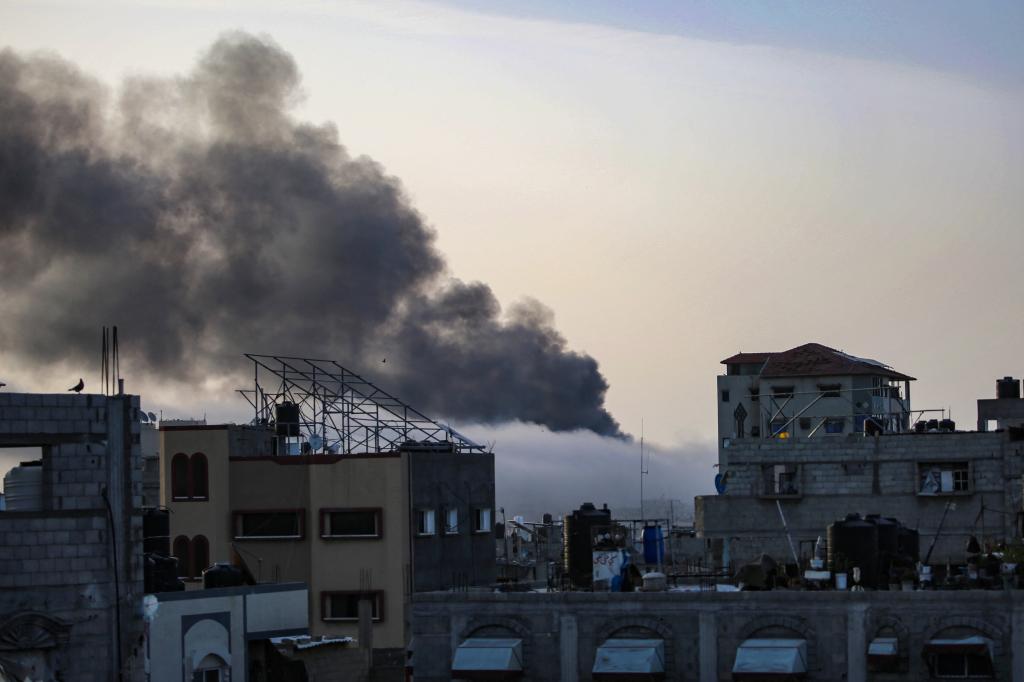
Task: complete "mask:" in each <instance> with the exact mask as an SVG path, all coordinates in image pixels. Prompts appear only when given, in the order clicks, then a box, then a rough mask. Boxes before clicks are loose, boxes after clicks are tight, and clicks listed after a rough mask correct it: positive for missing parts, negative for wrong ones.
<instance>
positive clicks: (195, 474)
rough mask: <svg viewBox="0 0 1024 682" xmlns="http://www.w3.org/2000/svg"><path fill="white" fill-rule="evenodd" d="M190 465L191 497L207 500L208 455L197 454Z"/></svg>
mask: <svg viewBox="0 0 1024 682" xmlns="http://www.w3.org/2000/svg"><path fill="white" fill-rule="evenodd" d="M190 464H191V465H192V476H191V479H190V481H191V483H192V488H191V490H190V491H189V497H191V498H193V499H199V500H205V499H206V498H207V496H208V494H209V491H210V485H209V481H208V479H207V473H206V472H207V466H206V455H204V454H203V453H201V452H197V453H195V454H194V455H192V460H191V461H190ZM204 568H205V567H204Z"/></svg>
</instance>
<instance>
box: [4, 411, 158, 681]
mask: <svg viewBox="0 0 1024 682" xmlns="http://www.w3.org/2000/svg"><path fill="white" fill-rule="evenodd" d="M0 447H22V448H26V447H28V448H39V452H40V459H39V462H38V463H34V464H30V465H27V466H19V467H16V468H15V469H13V470H12V471H11V472H9V473H8V475H7V476H6V477H5V481H6V484H5V488H6V492H7V496H6V497H7V508H6V510H5V511H3V512H0V670H2V671H3V674H2V675H0V677H4V678H5V679H18V680H22V679H33V680H37V679H39V680H52V679H64V680H76V682H77V681H82V682H108V681H109V680H115V679H124V680H141V679H142V675H143V664H142V660H143V656H142V652H141V650H140V649H139V642H140V640H141V636H142V632H143V620H142V615H141V609H140V606H141V602H142V596H143V566H142V516H141V511H140V506H141V501H142V498H141V496H142V462H141V458H140V452H139V398H138V397H137V396H132V395H116V396H106V395H74V394H72V395H68V394H60V395H49V394H31V393H6V392H0Z"/></svg>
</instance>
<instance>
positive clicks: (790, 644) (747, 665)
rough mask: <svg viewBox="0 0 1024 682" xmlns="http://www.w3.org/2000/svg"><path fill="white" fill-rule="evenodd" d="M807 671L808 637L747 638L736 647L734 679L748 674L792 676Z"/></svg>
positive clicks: (733, 667) (739, 678) (733, 668)
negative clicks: (806, 638) (805, 638)
mask: <svg viewBox="0 0 1024 682" xmlns="http://www.w3.org/2000/svg"><path fill="white" fill-rule="evenodd" d="M806 673H807V640H804V639H748V640H746V641H744V642H743V643H742V644H740V646H739V648H738V649H737V650H736V662H735V663H733V666H732V674H733V679H736V680H742V679H744V678H745V677H746V676H755V675H756V676H758V677H760V676H764V675H779V676H793V675H804V674H806Z"/></svg>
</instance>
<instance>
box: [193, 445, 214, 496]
mask: <svg viewBox="0 0 1024 682" xmlns="http://www.w3.org/2000/svg"><path fill="white" fill-rule="evenodd" d="M196 462H202V463H203V477H202V482H203V494H202V495H199V494H197V493H196V483H197V482H198V481H199V479H198V477H197V476H196ZM188 499H189V500H192V501H195V502H206V501H207V500H209V499H210V459H209V458H208V457H207V456H206V455H205V454H203V453H202V452H193V453H192V454H191V455H190V456H189V458H188Z"/></svg>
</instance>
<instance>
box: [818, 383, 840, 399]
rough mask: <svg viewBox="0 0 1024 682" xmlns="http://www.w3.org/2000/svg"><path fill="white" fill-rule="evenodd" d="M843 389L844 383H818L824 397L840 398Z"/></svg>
mask: <svg viewBox="0 0 1024 682" xmlns="http://www.w3.org/2000/svg"><path fill="white" fill-rule="evenodd" d="M842 389H843V385H842V384H818V390H819V391H821V397H822V398H838V397H839V396H840V391H841V390H842Z"/></svg>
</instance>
